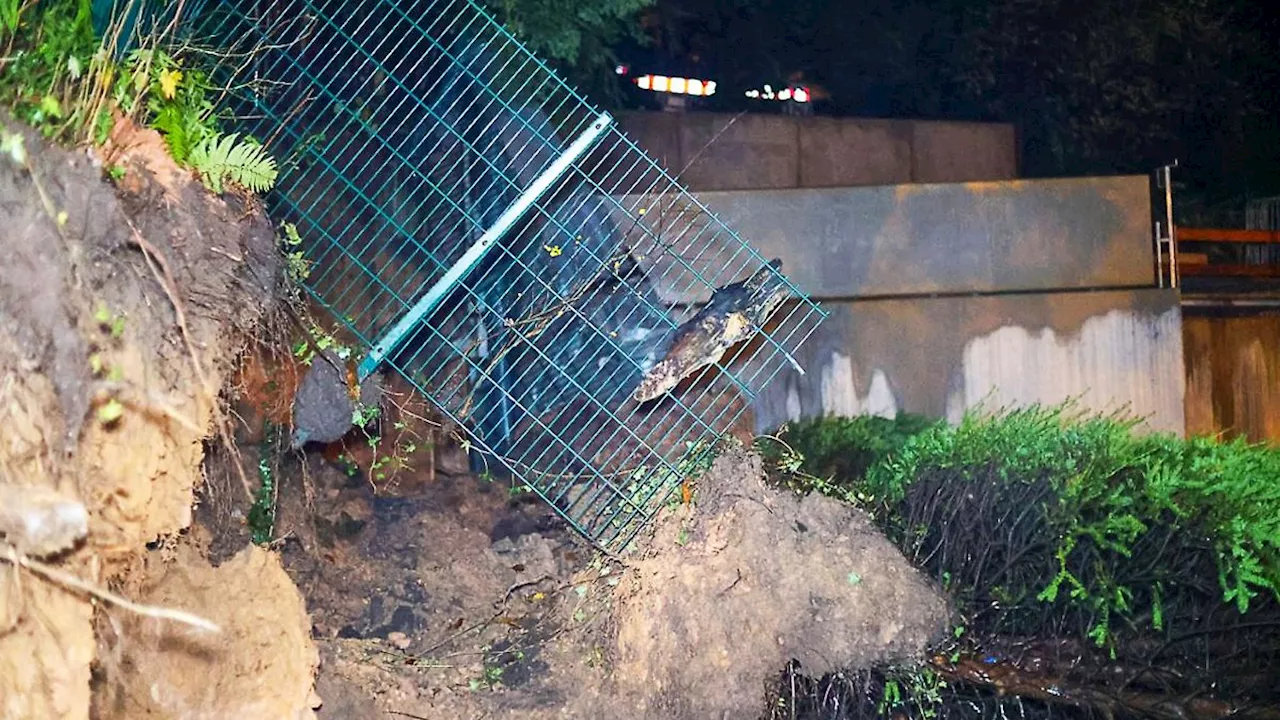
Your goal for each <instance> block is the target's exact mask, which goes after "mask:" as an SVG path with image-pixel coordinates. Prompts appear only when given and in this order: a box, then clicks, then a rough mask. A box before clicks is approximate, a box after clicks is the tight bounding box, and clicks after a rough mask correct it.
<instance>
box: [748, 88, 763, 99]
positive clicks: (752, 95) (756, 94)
mask: <svg viewBox="0 0 1280 720" xmlns="http://www.w3.org/2000/svg"><path fill="white" fill-rule="evenodd" d="M747 97H749V98H758V97H760V91H759V90H748V91H747Z"/></svg>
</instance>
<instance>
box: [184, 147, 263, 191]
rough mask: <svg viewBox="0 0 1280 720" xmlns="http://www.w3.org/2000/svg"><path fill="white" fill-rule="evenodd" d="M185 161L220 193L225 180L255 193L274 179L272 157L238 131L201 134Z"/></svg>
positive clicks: (213, 189) (208, 184)
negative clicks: (199, 139)
mask: <svg viewBox="0 0 1280 720" xmlns="http://www.w3.org/2000/svg"><path fill="white" fill-rule="evenodd" d="M188 161H189V162H190V164H191V167H192V168H193V169H194V170H195V171H196V172H198V173H199V174H200V178H201V180H203V181H204V183H205V185H206V186H207V187H208V188H209V189H210V190H212V191H213V192H215V193H222V192H223V190H224V185H225V184H226V183H227V182H234V183H236V184H237V185H242V186H244V187H245V188H246V189H248V190H251V191H253V192H259V193H260V192H265V191H267V190H270V189H271V187H272V186H273V185H274V184H275V182H276V173H277V171H276V163H275V160H273V159H272V158H271V156H270V155H268V154H267V152H266V149H265V148H263V147H262V145H260V144H258V143H257V141H255V140H252V139H250V138H243V139H242V138H241V137H240V135H239V134H238V133H231V134H230V135H217V136H213V137H207V138H204V139H203V140H201V141H200V142H198V143H196V145H195V147H193V148H192V149H191V154H190V156H189V157H188Z"/></svg>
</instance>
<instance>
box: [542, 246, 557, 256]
mask: <svg viewBox="0 0 1280 720" xmlns="http://www.w3.org/2000/svg"><path fill="white" fill-rule="evenodd" d="M542 249H543V250H546V251H547V254H548V255H550V256H551V257H560V253H561V252H562V251H561V250H560V246H559V245H543V246H542Z"/></svg>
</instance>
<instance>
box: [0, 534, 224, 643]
mask: <svg viewBox="0 0 1280 720" xmlns="http://www.w3.org/2000/svg"><path fill="white" fill-rule="evenodd" d="M7 550H8V552H7V553H5V554H3V555H2V556H0V557H3V558H4V559H5V560H8V561H9V562H10V563H13V564H14V565H16V566H18V567H21V568H23V569H25V570H27V571H28V572H31V573H33V574H35V575H39V576H40V577H43V578H44V579H45V580H48V581H50V582H53V583H55V584H58V585H61V586H62V587H63V588H65V589H68V590H76V591H79V592H82V593H85V594H86V595H90V596H92V597H94V598H97V599H98V600H101V601H103V602H107V603H110V604H112V605H115V606H117V607H119V608H122V609H124V610H128V611H129V612H132V613H134V614H136V615H143V616H146V617H153V618H158V619H161V620H172V621H174V622H180V623H183V624H186V625H190V626H192V627H194V628H199V629H201V630H207V631H209V632H213V633H216V632H221V629H220V628H219V627H218V626H217V625H216V624H214V623H212V622H210V621H209V620H205V619H204V618H202V617H200V616H198V615H192V614H191V613H188V612H183V611H182V610H174V609H172V608H163V607H156V606H155V605H140V604H138V603H135V602H133V601H132V600H126V599H125V598H123V597H121V596H119V595H117V594H115V593H113V592H111V591H110V590H107V589H105V588H101V587H98V586H96V585H93V584H91V583H89V582H88V581H86V580H81V579H80V578H78V577H76V576H75V575H72V574H71V573H68V572H66V571H63V570H59V569H58V568H55V567H52V566H50V565H46V564H44V563H42V562H40V561H39V560H32V559H31V558H29V557H27V556H26V555H23V554H21V553H19V552H18V550H17V548H15V547H13V546H9V547H8V548H7Z"/></svg>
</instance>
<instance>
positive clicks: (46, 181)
mask: <svg viewBox="0 0 1280 720" xmlns="http://www.w3.org/2000/svg"><path fill="white" fill-rule="evenodd" d="M3 124H4V126H5V127H4V132H5V134H6V136H11V134H12V133H21V134H22V136H23V144H24V147H25V149H26V158H25V159H24V158H20V157H19V158H13V157H11V156H9V155H6V156H5V157H4V158H3V159H0V198H3V202H2V203H0V229H2V230H0V258H3V260H0V439H2V440H0V490H3V491H4V494H5V498H6V502H5V511H6V512H5V513H4V516H5V523H4V526H3V527H0V541H3V542H0V549H2V550H3V553H2V554H3V555H4V556H5V558H6V562H4V563H0V717H4V718H87V717H90V716H91V715H92V716H95V717H100V718H116V717H119V718H138V717H274V718H286V717H289V718H292V717H306V716H309V715H311V714H312V706H313V705H314V704H315V702H316V699H315V697H314V693H313V692H312V675H313V671H314V668H315V665H316V662H317V658H316V653H315V648H314V646H313V645H312V643H311V642H310V624H309V621H308V618H307V616H306V613H305V612H304V607H303V604H302V598H301V596H300V595H299V593H298V591H297V589H296V588H295V587H294V585H293V583H292V582H291V581H290V580H289V578H288V576H287V575H286V574H285V573H284V571H283V568H282V566H281V563H280V561H279V559H278V557H277V556H275V555H274V554H271V553H268V552H265V551H262V550H259V549H245V550H243V551H242V552H241V553H240V555H239V556H238V557H237V558H236V560H235V561H233V562H229V563H227V564H225V565H223V566H222V567H220V568H218V569H216V570H215V569H213V568H212V566H210V564H209V563H208V562H207V561H206V560H205V559H204V558H203V557H202V556H201V555H200V553H198V552H195V551H193V550H192V549H191V548H189V547H187V545H188V544H189V541H188V540H187V539H186V536H185V533H184V530H185V529H186V528H187V527H188V526H189V525H190V523H191V517H192V507H193V505H194V500H195V489H196V488H197V487H198V486H199V485H200V484H201V483H202V475H201V463H202V459H203V455H204V444H205V442H206V440H208V439H210V438H216V437H217V436H218V435H219V434H220V433H219V428H220V427H222V423H223V419H224V415H223V414H222V413H221V412H220V411H219V402H218V397H219V389H220V388H221V387H222V385H223V384H224V382H225V380H226V379H227V378H228V377H229V376H230V374H231V372H232V370H233V367H234V361H235V359H236V357H237V355H238V354H239V351H240V349H241V348H242V347H243V345H244V344H245V342H246V340H247V339H248V338H250V337H251V336H252V335H253V334H254V333H255V332H256V330H257V328H258V326H259V324H260V322H261V320H262V318H263V317H264V315H265V314H266V313H268V312H269V311H270V309H271V307H272V305H273V302H274V297H275V289H276V284H277V277H278V274H279V273H278V272H277V271H278V268H279V260H278V257H279V256H278V253H277V251H276V247H275V240H274V233H273V231H272V228H271V225H270V223H269V221H268V220H267V219H266V217H265V216H264V215H263V214H262V212H261V210H260V208H259V207H258V205H257V203H256V202H253V201H250V200H248V199H247V198H244V197H242V196H238V195H236V194H228V195H226V196H223V197H214V196H212V195H211V194H210V193H208V192H206V191H205V189H204V188H203V186H201V185H200V184H199V183H198V182H196V181H195V180H194V179H193V178H192V177H191V176H190V175H189V174H188V173H185V172H182V171H180V170H179V169H178V168H177V167H176V166H175V165H174V164H173V162H172V161H171V160H170V159H169V158H168V156H167V155H166V154H165V151H164V146H163V143H162V141H161V140H160V138H159V136H158V135H156V134H155V133H153V132H150V131H140V130H138V129H137V128H135V127H134V126H132V125H131V124H130V123H128V122H120V123H118V124H117V126H116V129H115V131H114V132H113V135H112V138H111V141H110V143H109V144H108V146H107V148H106V149H105V152H97V151H85V150H64V149H58V148H52V147H48V146H46V145H45V143H44V142H43V141H42V140H41V138H40V136H39V135H37V134H35V133H33V132H30V131H29V130H27V129H25V128H23V127H21V126H19V125H17V124H15V123H12V122H9V121H7V120H6V121H4V123H3ZM17 160H22V162H17ZM107 166H119V167H120V168H122V169H123V171H124V174H123V176H121V177H120V178H119V180H118V181H116V182H111V181H108V180H106V179H104V174H105V173H104V169H105V167H107ZM219 491H220V492H224V493H240V494H241V495H243V494H244V493H245V492H246V489H245V487H244V484H243V483H240V482H237V483H236V484H235V485H233V486H227V487H224V488H221V489H220V490H219ZM59 518H61V519H62V520H67V519H68V518H70V519H71V520H70V521H68V522H65V523H60V522H58V520H59ZM77 518H78V519H79V520H82V521H85V522H79V521H77ZM18 562H23V563H26V564H27V568H26V569H22V570H19V569H18V568H17V567H15V563H18ZM32 562H43V563H45V564H46V565H48V566H52V567H54V569H55V571H58V572H60V573H61V575H60V576H59V578H60V579H59V578H53V579H51V578H50V577H48V576H47V575H48V574H47V573H43V574H42V573H38V572H36V571H34V570H32V569H31V568H32V567H34V566H32V565H31V563H32ZM68 578H69V579H68ZM72 585H78V586H79V587H72ZM86 586H93V587H95V588H99V589H109V590H111V591H114V592H116V593H118V594H119V595H121V596H124V597H125V598H127V599H129V600H133V601H135V602H143V603H150V604H152V605H155V606H159V607H162V608H168V609H179V610H184V611H187V612H190V613H194V614H196V615H198V616H201V617H203V618H204V619H205V620H207V621H211V622H213V623H215V624H216V625H217V626H218V628H219V631H218V632H216V633H212V632H208V631H205V630H200V629H197V628H193V627H191V626H189V625H186V624H183V623H180V622H174V621H171V620H165V619H159V618H155V617H149V616H145V615H139V614H137V613H136V612H133V611H131V610H128V609H125V608H124V607H122V606H121V605H120V604H119V603H116V602H102V601H100V600H96V599H95V598H94V597H93V593H94V592H96V591H95V590H86ZM98 594H99V595H101V593H98Z"/></svg>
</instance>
